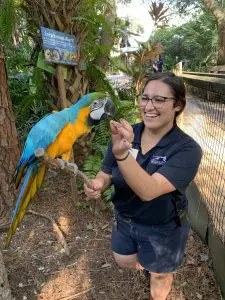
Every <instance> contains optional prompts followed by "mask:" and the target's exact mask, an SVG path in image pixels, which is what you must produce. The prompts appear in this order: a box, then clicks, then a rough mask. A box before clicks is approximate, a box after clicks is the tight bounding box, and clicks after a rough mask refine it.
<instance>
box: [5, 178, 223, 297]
mask: <svg viewBox="0 0 225 300" xmlns="http://www.w3.org/2000/svg"><path fill="white" fill-rule="evenodd" d="M67 187H70V180H69V178H68V176H67V175H61V176H59V177H52V178H50V179H48V180H47V181H46V182H45V184H44V186H43V187H42V189H41V191H40V193H39V196H38V199H36V200H35V201H34V203H33V205H32V209H33V210H35V211H37V212H39V213H42V214H43V213H45V214H47V215H49V216H51V217H53V218H54V219H55V221H57V223H58V225H60V228H61V230H62V231H63V232H64V235H65V237H66V241H67V243H68V246H69V249H70V256H66V255H65V253H64V251H63V248H62V245H61V244H60V243H59V242H58V240H57V238H56V235H55V234H54V233H53V230H52V224H51V223H50V222H49V221H48V220H47V219H44V218H40V217H37V216H34V215H30V214H27V215H26V217H25V219H24V221H23V223H22V225H21V226H20V228H19V230H17V232H16V234H15V236H14V238H13V241H12V243H11V246H10V249H9V250H8V251H4V258H5V263H6V267H7V269H8V274H9V281H10V285H11V288H12V293H13V295H14V297H15V299H16V300H33V299H35V300H37V299H38V300H72V299H78V300H144V299H146V300H147V299H148V292H147V283H146V280H145V278H144V276H143V275H142V274H140V273H139V272H135V271H134V272H131V271H127V270H122V269H120V268H119V267H118V266H117V265H116V264H115V262H114V260H113V257H112V253H111V250H110V234H111V222H112V213H111V212H110V211H108V212H106V213H98V214H97V215H96V213H94V203H93V202H87V201H85V200H83V201H80V202H77V206H76V207H74V204H73V201H72V199H71V195H70V191H68V190H67ZM1 238H2V237H1ZM175 299H176V300H196V299H197V300H198V299H200V300H201V299H203V300H220V299H222V298H221V296H220V292H219V288H218V286H217V284H216V283H215V278H214V275H213V272H212V263H211V259H210V257H209V253H208V250H207V248H206V247H205V246H204V245H203V244H202V242H201V241H200V239H199V238H198V237H197V235H196V234H194V233H193V232H192V233H191V234H190V237H189V242H188V248H187V253H186V257H185V262H184V265H183V267H182V268H181V269H180V270H179V271H178V272H177V274H176V275H175V284H174V288H173V291H172V293H171V295H170V297H169V298H168V300H175Z"/></svg>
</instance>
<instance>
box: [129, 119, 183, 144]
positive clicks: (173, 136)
mask: <svg viewBox="0 0 225 300" xmlns="http://www.w3.org/2000/svg"><path fill="white" fill-rule="evenodd" d="M144 127H145V125H144V123H143V122H141V123H138V124H137V126H135V128H134V133H135V135H134V141H133V144H138V145H141V135H142V132H143V130H144ZM180 137H181V130H180V128H179V127H178V126H177V125H176V124H175V125H174V126H173V128H171V129H170V130H169V131H168V132H167V133H166V134H165V135H164V136H163V137H162V138H161V140H160V141H159V142H158V144H157V145H156V147H159V148H164V147H166V146H167V145H169V144H171V143H174V142H175V141H177V140H179V138H180Z"/></svg>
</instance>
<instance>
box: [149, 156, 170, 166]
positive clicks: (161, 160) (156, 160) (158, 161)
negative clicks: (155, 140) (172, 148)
mask: <svg viewBox="0 0 225 300" xmlns="http://www.w3.org/2000/svg"><path fill="white" fill-rule="evenodd" d="M165 162H166V156H157V155H154V156H153V157H152V159H151V163H152V164H154V165H164V164H165Z"/></svg>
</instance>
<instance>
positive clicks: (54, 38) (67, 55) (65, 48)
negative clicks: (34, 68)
mask: <svg viewBox="0 0 225 300" xmlns="http://www.w3.org/2000/svg"><path fill="white" fill-rule="evenodd" d="M41 36H42V42H43V50H44V58H45V61H46V62H52V63H57V64H66V65H77V62H78V60H79V57H78V56H77V45H76V38H75V36H73V35H70V34H67V33H64V32H60V31H57V30H53V29H49V28H45V27H41Z"/></svg>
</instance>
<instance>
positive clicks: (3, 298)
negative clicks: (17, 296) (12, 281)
mask: <svg viewBox="0 0 225 300" xmlns="http://www.w3.org/2000/svg"><path fill="white" fill-rule="evenodd" d="M0 300H13V298H12V294H11V290H10V287H9V282H8V276H7V272H6V269H5V265H4V261H3V256H2V253H1V251H0Z"/></svg>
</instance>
